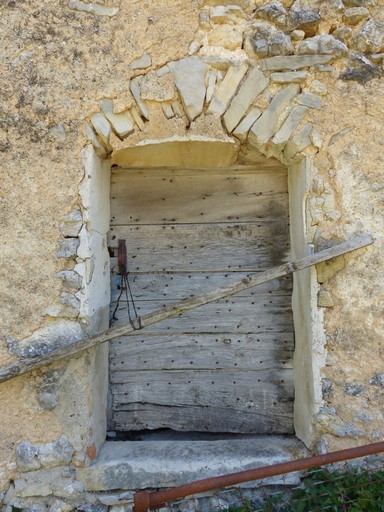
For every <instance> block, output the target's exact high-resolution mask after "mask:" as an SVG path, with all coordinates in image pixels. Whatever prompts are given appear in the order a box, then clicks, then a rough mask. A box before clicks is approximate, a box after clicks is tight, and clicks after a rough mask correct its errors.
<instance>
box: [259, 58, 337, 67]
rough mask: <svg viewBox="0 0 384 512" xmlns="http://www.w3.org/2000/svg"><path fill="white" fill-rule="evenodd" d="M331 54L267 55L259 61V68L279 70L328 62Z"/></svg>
mask: <svg viewBox="0 0 384 512" xmlns="http://www.w3.org/2000/svg"><path fill="white" fill-rule="evenodd" d="M332 58H333V57H332V55H287V56H284V57H280V56H276V57H269V58H268V59H264V60H263V61H261V65H260V67H261V69H264V70H270V71H279V70H284V69H292V70H295V69H301V68H309V67H311V66H315V65H317V64H328V62H330V61H331V60H332Z"/></svg>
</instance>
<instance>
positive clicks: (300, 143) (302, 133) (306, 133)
mask: <svg viewBox="0 0 384 512" xmlns="http://www.w3.org/2000/svg"><path fill="white" fill-rule="evenodd" d="M311 131H312V123H307V124H305V125H304V126H303V127H302V128H301V130H299V131H298V132H296V133H295V135H294V136H293V137H292V139H291V140H290V141H289V142H288V143H287V145H286V146H285V149H284V157H285V159H286V160H291V158H293V157H294V156H295V155H297V153H300V152H301V151H304V149H306V148H307V147H308V146H310V145H311V139H310V134H311Z"/></svg>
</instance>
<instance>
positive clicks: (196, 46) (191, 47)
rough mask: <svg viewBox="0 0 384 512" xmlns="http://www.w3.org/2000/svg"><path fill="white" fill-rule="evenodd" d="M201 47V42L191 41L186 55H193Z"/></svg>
mask: <svg viewBox="0 0 384 512" xmlns="http://www.w3.org/2000/svg"><path fill="white" fill-rule="evenodd" d="M202 46H203V43H202V42H201V41H192V42H191V44H190V45H189V46H188V55H195V54H196V53H197V52H198V51H199V50H200V48H201V47H202Z"/></svg>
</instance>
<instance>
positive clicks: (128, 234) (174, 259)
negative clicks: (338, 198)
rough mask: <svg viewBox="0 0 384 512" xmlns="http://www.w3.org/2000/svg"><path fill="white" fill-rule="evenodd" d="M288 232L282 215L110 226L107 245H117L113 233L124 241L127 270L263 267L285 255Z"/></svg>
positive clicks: (286, 253)
mask: <svg viewBox="0 0 384 512" xmlns="http://www.w3.org/2000/svg"><path fill="white" fill-rule="evenodd" d="M288 233H289V228H288V220H287V219H282V220H276V221H272V220H271V221H259V222H252V223H245V224H241V223H240V224H239V223H235V224H233V223H223V224H183V225H172V226H169V225H162V226H115V227H113V228H111V232H110V236H111V239H110V241H109V246H110V247H112V248H115V249H116V248H117V241H118V239H125V240H126V241H127V253H128V271H130V272H149V273H153V272H164V271H165V272H166V271H179V272H180V271H182V272H188V271H217V270H219V271H223V270H227V271H228V270H233V269H237V270H243V271H246V270H247V269H255V270H264V269H266V268H270V267H271V266H273V265H278V264H280V263H284V262H285V261H288V259H289V234H288ZM113 237H114V238H113ZM112 238H113V239H112ZM116 254H117V253H116Z"/></svg>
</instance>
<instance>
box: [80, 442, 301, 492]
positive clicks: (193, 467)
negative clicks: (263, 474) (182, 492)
mask: <svg viewBox="0 0 384 512" xmlns="http://www.w3.org/2000/svg"><path fill="white" fill-rule="evenodd" d="M306 456H308V450H307V449H306V448H305V447H304V445H303V444H302V443H301V442H300V441H298V440H297V439H296V438H295V437H293V436H292V437H289V436H248V437H245V438H244V437H242V438H240V439H233V438H231V439H222V440H214V441H212V440H208V441H207V440H203V441H201V440H199V441H185V440H167V441H163V440H160V441H159V440H153V441H107V442H105V444H104V445H103V446H102V448H101V450H100V454H99V457H98V459H97V461H96V462H95V463H94V464H92V465H91V466H89V467H87V468H82V469H79V470H77V480H80V481H81V482H83V483H84V485H85V489H86V490H87V491H111V490H115V489H122V490H135V489H147V488H148V489H150V488H152V489H153V488H155V489H157V488H161V487H173V486H176V485H181V484H184V483H188V482H193V481H195V480H199V479H202V478H207V477H211V476H219V475H223V474H226V473H234V472H237V471H243V470H246V469H251V468H257V467H261V466H266V465H271V464H277V463H280V462H287V461H291V460H294V459H297V458H301V457H306ZM298 481H299V475H298V474H297V473H296V474H288V475H283V476H280V477H275V478H273V479H268V480H266V481H265V482H263V483H264V484H265V485H283V484H285V485H295V484H297V483H298ZM259 483H260V482H258V484H259ZM246 485H247V486H248V487H252V486H253V487H255V484H254V483H252V482H250V483H248V484H246Z"/></svg>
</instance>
